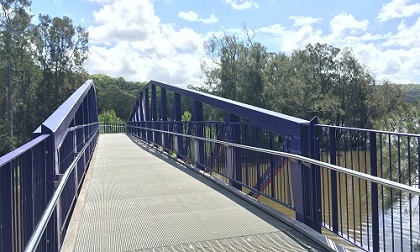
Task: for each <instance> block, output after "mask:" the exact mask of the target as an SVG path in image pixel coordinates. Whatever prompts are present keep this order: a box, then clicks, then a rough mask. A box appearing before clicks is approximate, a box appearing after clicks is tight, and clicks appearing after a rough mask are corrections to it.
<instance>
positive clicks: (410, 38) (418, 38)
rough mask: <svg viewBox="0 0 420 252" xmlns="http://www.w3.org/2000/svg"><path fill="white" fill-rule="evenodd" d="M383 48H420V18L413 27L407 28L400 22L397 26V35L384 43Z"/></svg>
mask: <svg viewBox="0 0 420 252" xmlns="http://www.w3.org/2000/svg"><path fill="white" fill-rule="evenodd" d="M383 45H384V46H398V47H406V48H420V18H417V21H416V22H415V23H414V25H413V26H411V27H407V26H406V24H405V22H404V21H402V22H401V23H400V25H399V26H398V33H397V34H395V35H394V36H392V37H391V38H390V39H389V40H387V41H386V42H384V44H383Z"/></svg>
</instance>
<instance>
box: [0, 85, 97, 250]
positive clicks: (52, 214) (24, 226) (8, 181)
mask: <svg viewBox="0 0 420 252" xmlns="http://www.w3.org/2000/svg"><path fill="white" fill-rule="evenodd" d="M96 104H97V103H96V92H95V88H94V86H93V82H92V81H87V82H86V83H85V84H83V85H82V86H81V87H80V88H79V89H78V90H77V91H75V92H74V93H73V95H72V96H70V97H69V98H68V99H67V100H66V101H65V102H64V103H63V104H62V105H61V106H60V107H59V108H58V109H57V110H56V111H55V112H54V113H53V114H52V115H51V116H50V117H49V118H48V119H47V120H45V121H44V123H43V124H42V125H41V126H40V127H39V128H38V129H37V130H36V131H35V132H34V139H33V140H32V141H30V142H29V143H27V144H25V145H23V146H21V147H19V148H17V149H16V150H14V151H12V152H10V153H8V154H6V155H5V156H2V157H0V181H1V184H0V205H1V207H0V251H23V250H24V249H25V250H26V251H35V250H37V251H58V250H59V249H60V246H61V242H62V237H63V235H64V232H65V230H66V227H67V224H68V221H69V218H70V214H71V212H72V209H73V207H74V204H75V201H76V199H77V195H78V190H79V187H80V185H81V183H82V180H83V177H84V174H85V172H86V169H87V165H88V163H89V161H90V158H91V156H92V153H93V150H94V147H95V145H96V141H97V137H98V128H99V123H98V114H97V107H96Z"/></svg>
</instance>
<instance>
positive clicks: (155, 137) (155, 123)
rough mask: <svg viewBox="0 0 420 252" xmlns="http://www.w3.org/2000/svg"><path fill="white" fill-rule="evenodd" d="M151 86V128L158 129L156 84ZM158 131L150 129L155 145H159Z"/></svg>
mask: <svg viewBox="0 0 420 252" xmlns="http://www.w3.org/2000/svg"><path fill="white" fill-rule="evenodd" d="M151 86H152V124H153V125H151V126H152V128H153V129H159V128H160V127H159V124H158V121H159V120H158V116H157V102H156V85H151ZM160 139H161V136H160V133H159V132H155V131H152V140H153V144H154V145H155V146H157V145H160Z"/></svg>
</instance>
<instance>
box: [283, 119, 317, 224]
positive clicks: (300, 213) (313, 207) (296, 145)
mask: <svg viewBox="0 0 420 252" xmlns="http://www.w3.org/2000/svg"><path fill="white" fill-rule="evenodd" d="M314 124H316V118H314V119H313V120H312V121H311V122H310V123H309V124H301V125H300V127H301V131H300V135H297V136H291V138H292V139H291V146H290V151H291V153H294V154H298V155H302V156H306V157H312V156H313V153H311V152H313V150H314V149H313V147H314V146H316V141H318V140H317V139H316V138H314V137H313V133H312V131H313V126H314ZM314 141H315V142H314ZM291 168H292V186H293V199H294V204H295V212H296V219H297V220H298V221H300V222H303V223H305V224H306V225H308V226H310V227H311V228H312V229H314V230H316V231H318V232H321V225H320V222H319V220H318V216H319V215H320V212H321V208H320V204H319V205H318V201H319V199H320V193H319V192H320V186H321V183H320V176H319V175H318V174H317V172H318V171H317V169H316V167H313V166H311V167H308V166H306V165H305V164H303V163H302V162H298V161H293V160H292V162H291ZM312 168H315V169H312Z"/></svg>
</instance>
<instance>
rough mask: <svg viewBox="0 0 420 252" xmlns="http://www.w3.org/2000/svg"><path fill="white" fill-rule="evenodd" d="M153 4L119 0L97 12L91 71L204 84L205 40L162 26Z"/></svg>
mask: <svg viewBox="0 0 420 252" xmlns="http://www.w3.org/2000/svg"><path fill="white" fill-rule="evenodd" d="M152 2H153V1H152V0H149V1H131V0H115V1H113V2H112V3H109V4H103V5H102V7H101V9H100V10H98V11H96V12H94V13H93V16H94V18H95V23H94V25H92V26H90V27H89V28H88V31H89V36H90V43H91V46H90V48H89V50H90V56H89V59H88V62H87V69H88V71H89V73H92V74H93V73H105V74H108V75H110V76H113V77H118V76H122V77H124V78H125V79H127V80H133V81H149V80H151V79H155V80H161V81H165V82H170V83H182V84H196V83H198V82H199V76H200V58H201V57H202V56H203V55H204V48H203V42H204V39H205V37H203V36H202V35H200V34H198V33H196V32H195V31H193V30H192V29H187V28H182V29H175V28H174V27H173V25H171V24H167V23H162V22H161V20H160V18H159V17H157V16H156V15H155V11H154V6H153V3H152Z"/></svg>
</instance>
